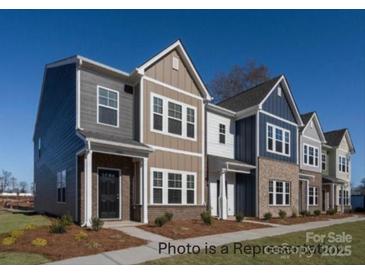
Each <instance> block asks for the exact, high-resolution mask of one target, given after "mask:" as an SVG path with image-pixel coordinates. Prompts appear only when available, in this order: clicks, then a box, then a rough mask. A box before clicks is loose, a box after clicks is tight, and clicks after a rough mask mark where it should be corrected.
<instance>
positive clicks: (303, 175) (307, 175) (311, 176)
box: [299, 173, 315, 180]
mask: <svg viewBox="0 0 365 274" xmlns="http://www.w3.org/2000/svg"><path fill="white" fill-rule="evenodd" d="M300 176H302V177H309V178H315V176H314V175H310V174H305V173H299V177H300ZM300 180H302V179H300ZM303 180H305V179H303Z"/></svg>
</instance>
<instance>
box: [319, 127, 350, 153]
mask: <svg viewBox="0 0 365 274" xmlns="http://www.w3.org/2000/svg"><path fill="white" fill-rule="evenodd" d="M324 136H325V138H326V140H327V144H328V145H330V146H333V147H338V146H339V145H340V143H341V141H342V139H343V137H344V136H345V137H346V140H347V142H348V143H349V146H350V151H351V153H355V148H354V146H353V143H352V140H351V136H350V133H349V131H348V129H347V128H342V129H337V130H332V131H327V132H325V133H324Z"/></svg>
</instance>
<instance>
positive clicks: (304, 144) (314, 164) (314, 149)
mask: <svg viewBox="0 0 365 274" xmlns="http://www.w3.org/2000/svg"><path fill="white" fill-rule="evenodd" d="M305 146H306V147H307V156H308V158H307V163H306V162H305V153H304V147H305ZM310 147H311V148H313V165H311V164H309V148H310ZM316 150H317V152H318V160H317V163H318V165H316ZM319 154H320V148H319V147H316V146H312V145H309V144H307V143H304V142H303V165H304V166H309V167H319V165H320V158H319ZM321 157H322V156H321Z"/></svg>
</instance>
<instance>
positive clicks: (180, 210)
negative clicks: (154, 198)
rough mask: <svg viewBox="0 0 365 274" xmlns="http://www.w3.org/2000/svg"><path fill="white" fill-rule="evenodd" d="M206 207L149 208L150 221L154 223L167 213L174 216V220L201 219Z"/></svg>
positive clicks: (154, 206)
mask: <svg viewBox="0 0 365 274" xmlns="http://www.w3.org/2000/svg"><path fill="white" fill-rule="evenodd" d="M205 210H206V208H205V206H165V205H163V206H158V205H153V206H148V221H149V222H154V220H155V218H156V217H158V216H161V215H163V214H164V213H165V212H171V213H173V214H174V217H173V218H174V219H200V214H201V213H202V212H203V211H205Z"/></svg>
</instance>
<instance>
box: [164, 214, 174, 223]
mask: <svg viewBox="0 0 365 274" xmlns="http://www.w3.org/2000/svg"><path fill="white" fill-rule="evenodd" d="M165 217H166V219H167V221H169V222H170V221H171V220H172V218H173V217H174V214H172V213H171V212H166V213H165Z"/></svg>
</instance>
